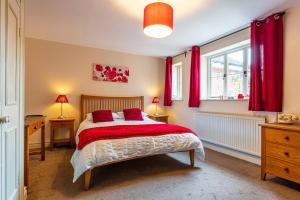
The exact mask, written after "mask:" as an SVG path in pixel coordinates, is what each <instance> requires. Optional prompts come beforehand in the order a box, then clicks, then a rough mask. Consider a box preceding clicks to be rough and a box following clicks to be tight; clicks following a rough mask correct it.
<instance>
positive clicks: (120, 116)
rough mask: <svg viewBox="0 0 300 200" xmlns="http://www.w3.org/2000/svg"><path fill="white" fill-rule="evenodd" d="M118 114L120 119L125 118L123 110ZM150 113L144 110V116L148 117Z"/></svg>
mask: <svg viewBox="0 0 300 200" xmlns="http://www.w3.org/2000/svg"><path fill="white" fill-rule="evenodd" d="M137 109H139V108H137ZM116 114H117V115H118V116H119V119H124V113H123V112H117V113H116ZM148 115H149V114H148V113H145V112H142V116H143V118H144V117H147V116H148Z"/></svg>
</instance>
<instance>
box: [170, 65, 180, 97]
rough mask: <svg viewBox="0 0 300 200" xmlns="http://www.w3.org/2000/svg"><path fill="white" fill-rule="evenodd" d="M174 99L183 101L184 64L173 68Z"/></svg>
mask: <svg viewBox="0 0 300 200" xmlns="http://www.w3.org/2000/svg"><path fill="white" fill-rule="evenodd" d="M172 99H173V100H181V99H182V63H176V64H174V65H173V66H172Z"/></svg>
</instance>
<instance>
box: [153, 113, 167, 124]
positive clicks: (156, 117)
mask: <svg viewBox="0 0 300 200" xmlns="http://www.w3.org/2000/svg"><path fill="white" fill-rule="evenodd" d="M148 117H149V118H150V119H153V120H155V121H158V122H164V123H166V124H167V123H168V118H169V115H148Z"/></svg>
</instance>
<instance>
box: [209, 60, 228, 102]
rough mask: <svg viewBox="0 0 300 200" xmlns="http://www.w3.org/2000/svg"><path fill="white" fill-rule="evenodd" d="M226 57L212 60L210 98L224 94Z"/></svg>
mask: <svg viewBox="0 0 300 200" xmlns="http://www.w3.org/2000/svg"><path fill="white" fill-rule="evenodd" d="M224 58H225V57H224V56H219V57H215V58H212V59H211V60H210V66H211V67H210V96H211V97H220V96H223V92H224V81H223V79H224V61H225V59H224Z"/></svg>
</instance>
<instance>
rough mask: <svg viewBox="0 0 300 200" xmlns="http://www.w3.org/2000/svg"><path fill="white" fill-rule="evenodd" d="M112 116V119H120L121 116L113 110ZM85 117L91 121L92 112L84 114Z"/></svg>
mask: <svg viewBox="0 0 300 200" xmlns="http://www.w3.org/2000/svg"><path fill="white" fill-rule="evenodd" d="M112 117H113V119H121V117H120V116H119V115H118V114H117V113H115V112H113V113H112ZM86 119H87V120H88V121H93V115H92V113H88V114H86Z"/></svg>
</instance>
